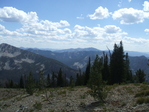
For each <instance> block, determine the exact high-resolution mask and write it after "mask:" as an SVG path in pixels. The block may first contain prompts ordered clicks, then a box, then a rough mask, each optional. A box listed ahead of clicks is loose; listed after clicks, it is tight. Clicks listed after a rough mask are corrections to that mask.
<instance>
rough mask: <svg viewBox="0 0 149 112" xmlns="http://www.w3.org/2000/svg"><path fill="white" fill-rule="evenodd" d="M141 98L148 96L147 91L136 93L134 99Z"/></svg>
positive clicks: (148, 91)
mask: <svg viewBox="0 0 149 112" xmlns="http://www.w3.org/2000/svg"><path fill="white" fill-rule="evenodd" d="M143 96H149V89H148V90H144V91H140V92H138V93H137V94H136V95H135V97H143Z"/></svg>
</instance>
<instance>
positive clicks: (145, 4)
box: [143, 1, 149, 11]
mask: <svg viewBox="0 0 149 112" xmlns="http://www.w3.org/2000/svg"><path fill="white" fill-rule="evenodd" d="M143 6H144V8H143V10H144V11H149V2H148V1H144V4H143Z"/></svg>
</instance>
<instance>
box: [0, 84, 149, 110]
mask: <svg viewBox="0 0 149 112" xmlns="http://www.w3.org/2000/svg"><path fill="white" fill-rule="evenodd" d="M105 88H106V90H107V91H108V94H107V97H106V98H105V102H104V103H102V102H99V100H96V99H94V98H93V97H92V96H91V95H90V94H89V92H90V90H91V89H89V88H87V87H84V86H77V87H73V88H71V87H60V88H47V89H46V91H45V90H37V89H36V90H35V91H34V93H33V95H28V94H27V92H26V90H25V89H5V88H1V89H0V91H1V92H0V111H1V112H6V111H7V112H12V111H15V112H16V111H17V112H22V111H26V112H39V111H41V112H68V111H75V112H108V111H110V112H115V111H121V112H126V111H138V112H142V111H149V108H148V103H149V102H148V97H149V94H148V91H149V89H148V88H149V84H145V83H142V84H141V83H132V84H121V85H119V84H114V85H106V86H105Z"/></svg>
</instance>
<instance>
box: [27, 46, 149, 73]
mask: <svg viewBox="0 0 149 112" xmlns="http://www.w3.org/2000/svg"><path fill="white" fill-rule="evenodd" d="M27 50H28V51H30V52H34V53H36V54H39V55H42V56H45V57H48V58H52V59H55V60H58V61H60V62H62V63H64V64H66V65H68V66H69V67H71V68H73V69H79V68H80V69H81V70H82V71H84V70H85V68H86V65H87V62H88V58H89V57H90V58H91V61H92V62H93V61H94V59H95V56H96V55H97V54H98V55H99V56H101V55H102V54H103V51H101V50H98V49H95V48H85V49H81V48H79V49H76V50H75V49H66V50H60V51H59V50H58V51H48V50H39V49H38V50H37V49H27ZM105 52H106V53H108V51H105ZM111 52H112V51H111ZM126 52H127V51H126ZM128 54H129V55H130V56H129V59H130V68H131V69H132V71H133V73H135V72H136V71H137V70H138V69H142V70H144V71H145V73H146V74H149V66H148V65H147V63H149V62H148V58H147V57H149V54H147V53H141V52H134V51H128Z"/></svg>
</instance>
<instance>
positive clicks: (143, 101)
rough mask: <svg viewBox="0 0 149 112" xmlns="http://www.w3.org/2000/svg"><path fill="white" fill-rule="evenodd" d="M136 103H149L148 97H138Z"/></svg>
mask: <svg viewBox="0 0 149 112" xmlns="http://www.w3.org/2000/svg"><path fill="white" fill-rule="evenodd" d="M136 103H137V104H143V103H149V97H139V98H138V99H137V101H136Z"/></svg>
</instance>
